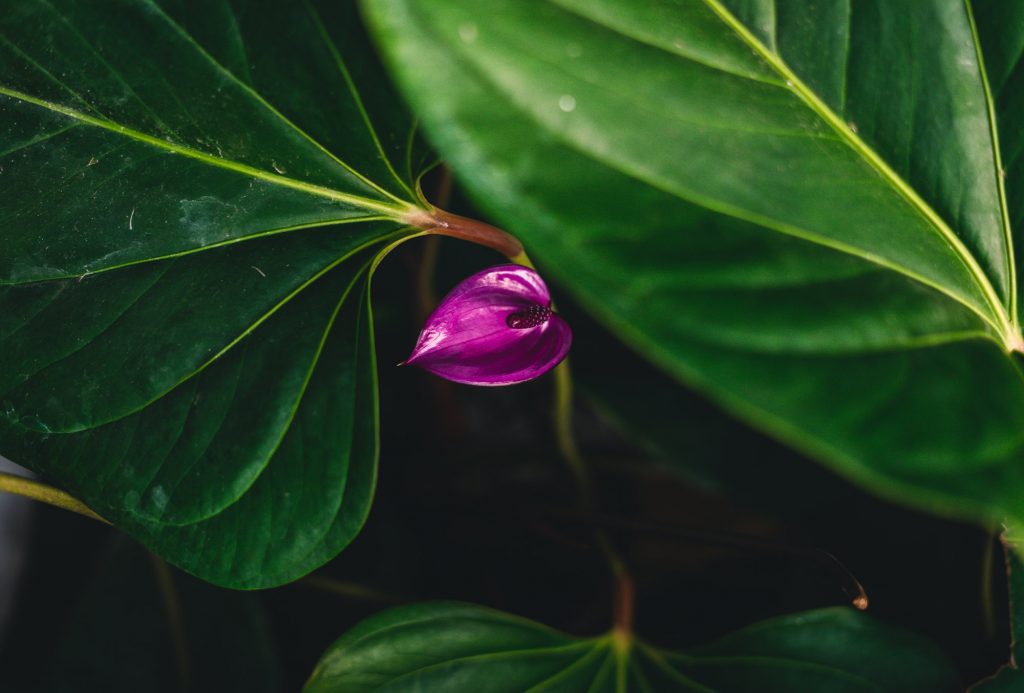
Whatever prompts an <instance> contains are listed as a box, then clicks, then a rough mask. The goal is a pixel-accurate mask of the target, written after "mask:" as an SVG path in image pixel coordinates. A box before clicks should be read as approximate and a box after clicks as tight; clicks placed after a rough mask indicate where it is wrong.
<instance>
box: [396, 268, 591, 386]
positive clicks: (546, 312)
mask: <svg viewBox="0 0 1024 693" xmlns="http://www.w3.org/2000/svg"><path fill="white" fill-rule="evenodd" d="M571 344H572V330H570V329H569V325H568V323H566V322H565V320H563V319H562V318H561V317H559V316H558V315H557V314H555V313H554V312H553V311H552V310H551V296H550V294H549V293H548V287H547V286H546V285H545V284H544V280H543V279H541V278H540V275H539V274H537V273H536V272H535V271H534V270H532V269H530V268H529V267H524V266H522V265H499V266H498V267H491V268H490V269H486V270H484V271H482V272H477V273H476V274H474V275H473V276H471V277H469V278H468V279H465V280H463V281H462V282H460V283H459V285H458V286H456V287H455V288H454V289H452V291H451V293H449V294H448V295H447V296H445V297H444V300H442V301H441V303H440V305H438V306H437V308H436V309H435V310H434V312H433V313H431V314H430V317H429V318H427V323H426V325H424V327H423V331H422V332H420V337H419V339H418V340H417V342H416V348H415V349H413V351H412V355H411V356H410V357H409V358H408V359H407V360H406V361H405V362H404V363H406V364H411V365H415V366H419V367H420V368H423V369H425V370H428V371H430V372H431V373H434V374H435V375H439V376H441V377H442V378H446V379H448V380H453V381H455V382H457V383H467V384H469V385H490V386H494V385H514V384H515V383H522V382H525V381H527V380H532V379H533V378H536V377H537V376H539V375H543V374H544V373H546V372H548V371H549V370H551V369H552V368H554V367H555V366H557V365H558V363H559V362H560V361H561V360H562V359H564V358H565V355H566V354H567V353H568V351H569V346H570V345H571Z"/></svg>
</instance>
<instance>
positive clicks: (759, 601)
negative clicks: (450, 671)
mask: <svg viewBox="0 0 1024 693" xmlns="http://www.w3.org/2000/svg"><path fill="white" fill-rule="evenodd" d="M460 206H461V207H462V209H459V207H460ZM454 211H458V212H461V213H467V212H469V213H471V211H470V210H466V209H465V206H464V205H459V204H456V208H455V210H454ZM430 243H435V244H437V247H436V248H434V249H430V247H429V244H430ZM434 250H438V251H439V252H438V258H439V259H438V262H437V266H436V268H435V269H434V271H433V272H429V273H428V275H432V276H433V282H432V283H433V285H434V286H435V287H436V289H437V290H438V291H439V292H440V293H441V294H443V293H444V292H445V291H447V290H448V289H449V288H451V286H453V285H454V284H455V283H457V282H458V280H459V279H461V278H462V277H464V276H466V275H468V274H470V273H471V272H473V271H476V270H478V269H480V268H482V267H485V266H487V265H491V264H498V263H499V262H500V258H498V257H497V256H495V255H493V254H491V253H489V252H488V251H484V250H482V249H479V248H476V247H469V246H468V245H467V244H464V243H460V242H457V241H450V240H442V241H440V242H438V241H436V240H434V241H426V240H423V239H418V240H415V241H412V242H410V243H408V244H406V245H405V246H403V247H401V248H400V249H399V250H398V251H396V253H395V254H394V255H393V256H392V257H389V258H388V260H387V261H385V262H384V263H383V265H382V266H381V269H380V270H379V272H378V275H377V277H376V279H375V280H374V300H375V304H374V305H375V313H376V320H377V345H378V361H379V367H380V375H381V377H380V381H381V402H382V416H381V441H382V450H381V460H380V481H379V485H378V489H377V497H376V502H375V505H374V507H373V510H372V512H371V514H370V518H369V521H368V523H367V525H366V527H365V528H364V530H363V532H362V533H361V534H360V535H359V536H358V537H357V539H356V540H355V541H354V542H353V544H352V545H351V546H350V547H349V548H348V549H346V550H345V551H344V552H343V553H342V554H341V555H340V556H339V557H338V558H337V559H335V560H334V561H333V562H332V563H330V564H328V565H327V566H324V567H323V568H322V569H321V570H319V571H318V572H317V573H315V576H314V577H313V578H309V579H306V580H302V581H299V582H297V583H295V584H292V585H288V586H285V587H281V588H278V589H275V590H269V591H264V592H258V593H235V592H229V591H226V590H220V589H217V588H214V587H210V586H207V585H203V584H201V583H199V582H198V581H196V580H194V579H193V578H190V577H188V576H186V575H184V574H183V573H181V572H180V571H176V570H173V569H171V573H170V574H171V576H172V578H171V579H172V584H173V589H172V591H171V592H170V594H172V595H173V598H172V601H176V606H175V608H174V609H172V612H173V613H176V614H177V615H178V616H177V617H178V618H180V623H178V624H177V626H176V627H175V626H172V625H171V621H169V619H168V608H167V603H166V597H167V594H168V592H167V591H166V589H165V590H164V591H161V589H160V586H159V585H160V583H159V580H158V576H159V574H160V568H159V563H158V562H154V561H153V560H151V558H150V557H148V556H147V554H146V553H145V551H144V550H143V549H141V548H139V547H138V546H137V545H135V544H134V543H133V542H131V541H130V540H126V539H125V538H124V537H121V536H120V535H119V533H118V532H116V531H115V530H112V529H109V528H106V527H103V526H101V525H99V524H98V523H95V522H92V521H90V520H87V519H84V518H81V517H78V516H76V515H72V514H69V513H67V512H64V511H60V510H56V509H53V508H49V507H43V506H36V507H34V508H33V518H32V519H33V521H32V522H31V523H30V529H29V531H30V541H29V544H28V552H27V565H26V568H25V570H24V571H23V572H22V574H21V577H20V580H19V582H18V591H17V592H16V596H15V600H14V611H13V615H12V618H11V619H10V620H9V622H7V623H6V624H3V631H2V635H3V639H2V642H0V648H2V649H0V668H2V669H0V670H2V672H3V673H2V680H3V683H0V686H3V687H4V690H12V691H25V692H27V691H38V690H105V691H118V690H124V691H137V690H152V691H162V690H167V691H174V690H182V689H184V688H188V689H192V690H289V691H290V690H297V689H298V688H299V687H300V686H301V684H302V682H303V681H304V680H305V678H306V677H307V676H308V675H309V673H310V672H311V671H312V668H313V666H314V665H315V663H316V661H317V659H318V658H319V656H320V655H321V653H322V652H323V651H324V650H325V649H326V648H327V647H328V645H330V643H331V642H332V641H333V640H335V639H336V638H337V637H338V636H340V635H341V634H342V633H343V632H344V631H345V630H346V629H348V628H349V627H351V626H352V625H354V624H355V623H356V622H358V621H359V620H360V619H362V618H364V617H366V616H368V615H370V614H373V613H375V612H377V611H379V610H381V609H383V608H387V606H389V605H393V604H398V603H402V602H405V601H414V600H426V599H458V600H465V601H471V602H478V603H481V604H486V605H488V606H492V607H496V608H499V609H503V610H506V611H509V612H513V613H516V614H520V615H523V616H527V617H530V618H533V619H536V620H539V621H542V622H544V623H547V624H550V625H552V626H554V627H556V628H559V629H561V630H564V631H567V632H569V633H572V634H577V635H593V634H596V633H599V632H601V631H603V630H605V629H607V628H608V627H609V625H610V619H611V614H612V595H613V585H612V580H611V577H610V573H609V571H608V569H607V567H606V565H605V563H604V560H603V559H602V556H601V554H600V553H599V552H598V551H597V550H596V548H595V547H594V545H593V541H592V539H591V537H592V535H593V530H594V529H597V528H604V529H606V530H607V531H608V532H609V534H610V536H611V537H612V539H613V542H614V543H615V544H616V546H617V547H618V548H619V549H620V551H621V552H622V554H623V555H624V556H625V559H626V561H627V563H628V565H629V568H630V570H631V572H632V574H633V575H634V578H635V580H636V588H637V601H636V619H635V623H636V630H637V632H638V634H639V635H640V637H642V638H644V639H646V640H647V641H649V642H652V643H654V644H656V645H659V646H663V647H669V648H686V647H687V646H691V645H695V644H698V643H702V642H706V641H708V640H711V639H714V638H715V637H717V636H720V635H722V634H724V633H726V632H728V631H730V630H734V629H736V628H738V627H741V626H744V625H746V624H749V623H751V622H754V621H756V620H759V619H762V618H765V617H769V616H774V615H779V614H784V613H789V612H794V611H800V610H806V609H814V608H818V607H823V606H832V605H841V604H849V603H850V601H851V599H852V596H853V594H854V592H853V591H852V590H853V587H852V585H853V584H854V582H853V578H852V577H851V575H852V576H855V577H856V579H857V580H859V581H860V583H862V584H863V586H864V588H865V590H866V592H867V594H868V596H869V599H870V607H869V610H868V611H869V613H871V614H873V615H874V616H875V617H877V618H879V619H881V620H883V621H885V622H888V623H891V624H895V625H899V626H903V627H905V628H908V629H911V630H913V631H916V632H917V633H920V634H922V635H925V636H927V637H929V638H931V639H932V640H933V641H935V642H936V643H937V644H938V645H939V646H940V647H941V648H942V649H943V650H944V651H945V652H946V653H947V654H948V655H949V656H950V657H951V658H952V659H953V661H954V662H955V664H956V665H957V666H958V667H959V669H960V671H961V673H962V676H963V680H964V682H965V684H966V683H971V682H973V681H976V680H977V679H979V678H982V677H984V676H986V675H989V674H991V673H993V672H994V671H995V670H996V669H997V668H998V667H999V666H1000V665H1001V664H1002V663H1004V662H1005V661H1006V659H1007V657H1008V647H1009V634H1008V625H1007V616H1008V606H1007V595H1006V586H1005V574H1004V568H1003V555H1002V549H1001V546H1000V544H999V541H998V538H997V536H996V535H995V533H994V532H991V531H990V532H986V531H983V530H982V529H981V528H978V527H974V526H969V525H966V524H962V523H958V522H955V521H951V520H946V519H941V518H936V517H932V516H928V515H925V514H922V513H919V512H916V511H913V510H909V509H906V508H901V507H898V506H895V505H892V504H890V503H887V502H885V501H883V500H879V499H876V498H874V497H872V496H870V495H867V494H865V493H864V492H861V491H859V490H858V489H856V488H855V487H853V486H851V485H850V484H848V483H846V482H845V481H843V480H841V479H840V478H838V477H836V476H835V475H833V474H831V473H829V472H827V471H825V470H824V469H823V468H822V467H820V466H818V465H816V464H814V463H812V462H810V461H808V460H806V459H803V458H802V457H800V456H799V455H797V454H795V453H793V452H791V451H788V450H786V449H785V448H783V447H782V446H780V445H779V444H776V443H774V442H773V441H771V440H769V439H767V438H766V437H764V436H761V435H759V434H757V433H755V432H753V431H751V430H749V429H748V428H746V427H745V426H743V425H742V424H739V423H737V422H735V421H733V420H732V419H730V418H729V417H728V416H726V415H725V414H723V413H722V412H721V411H719V410H718V409H717V408H716V407H715V406H713V405H711V404H709V403H707V402H706V401H704V400H703V399H702V398H700V397H699V396H698V395H696V394H694V393H691V392H689V391H687V390H686V389H684V388H682V387H680V386H677V385H674V384H669V383H666V382H664V381H663V380H662V378H660V376H658V374H657V373H656V372H654V371H653V370H652V369H651V368H650V367H649V366H647V365H645V363H644V362H643V361H641V360H639V359H638V358H636V357H635V356H634V355H632V354H631V353H630V352H629V351H628V349H626V348H625V347H624V346H622V345H621V344H618V343H617V342H615V340H614V339H613V338H612V337H611V336H610V335H609V334H607V333H606V332H604V331H603V330H602V329H601V328H600V327H598V326H597V325H594V324H592V323H591V322H589V321H588V320H587V319H586V317H585V316H583V315H581V314H580V313H579V311H577V310H576V309H575V308H574V307H573V306H572V304H571V303H570V301H569V297H567V296H565V295H564V294H563V293H561V292H560V291H559V290H558V287H552V289H553V293H554V295H555V299H556V302H557V303H558V304H559V307H560V308H561V310H562V312H563V313H564V314H566V316H567V317H568V318H569V320H570V322H571V324H572V326H573V328H574V331H575V344H574V348H573V352H572V367H573V370H574V373H575V378H576V384H577V389H578V390H579V396H578V397H577V406H576V409H577V411H576V424H577V433H578V436H579V439H580V443H581V446H582V448H583V452H584V454H585V456H586V458H587V460H588V462H589V463H590V466H591V469H592V473H593V475H594V478H595V481H596V486H597V489H598V496H599V509H598V510H597V511H594V510H584V509H583V508H582V507H581V506H580V503H579V496H578V493H577V491H576V489H575V487H574V484H573V480H572V476H571V475H570V474H569V472H568V470H567V468H566V466H565V465H564V463H563V462H562V461H561V460H560V459H559V457H558V454H557V448H556V446H555V442H554V438H553V433H552V426H551V401H552V395H553V390H552V382H551V378H550V376H547V377H544V378H542V379H540V380H539V381H536V382H533V383H529V384H526V385H522V386H517V387H513V388H471V387H466V386H460V385H453V384H451V383H447V382H445V381H442V380H439V379H437V378H434V377H432V376H429V375H427V374H425V373H423V372H421V371H418V370H415V369H412V368H397V367H393V366H392V365H391V364H394V363H397V362H398V361H401V360H402V359H404V358H405V357H406V356H407V355H408V351H409V350H410V349H411V347H412V344H413V343H414V341H415V337H416V334H417V332H418V330H419V326H420V325H421V323H422V313H423V310H424V306H423V305H422V304H421V301H420V300H419V299H418V296H419V295H420V294H419V292H418V289H417V287H418V286H420V284H419V283H418V282H419V280H420V279H421V278H422V277H424V276H425V275H423V272H424V257H429V256H430V254H431V253H433V252H434ZM541 269H542V270H543V268H541ZM638 416H640V417H641V418H643V419H644V420H645V421H650V420H653V419H655V418H660V420H661V425H660V428H659V427H658V426H651V427H648V428H649V429H653V430H647V431H645V432H644V434H643V435H637V434H636V431H633V433H632V434H631V433H630V431H629V430H627V429H628V428H630V425H629V424H630V423H631V421H630V420H631V417H633V418H635V417H638ZM633 423H635V422H633ZM825 552H827V553H828V554H831V555H832V556H834V557H835V559H837V560H838V562H839V563H841V564H842V565H844V566H845V568H846V571H848V572H846V571H844V570H842V569H841V568H840V567H839V566H838V564H837V563H835V562H833V561H831V560H830V559H829V558H828V556H827V555H825ZM172 633H179V634H180V635H182V636H183V637H179V638H177V639H176V638H175V637H174V636H173V635H172Z"/></svg>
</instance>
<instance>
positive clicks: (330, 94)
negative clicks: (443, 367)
mask: <svg viewBox="0 0 1024 693" xmlns="http://www.w3.org/2000/svg"><path fill="white" fill-rule="evenodd" d="M424 152H425V150H424V149H423V148H422V146H421V145H420V143H419V141H418V139H417V137H416V136H415V128H414V126H413V124H412V121H411V120H410V118H409V116H408V115H407V114H406V112H405V111H404V110H403V109H402V108H401V107H399V106H398V104H397V101H396V99H395V97H394V95H393V94H392V92H391V90H390V88H389V86H388V83H387V81H386V79H385V78H384V75H383V73H382V71H381V70H380V67H379V65H378V64H377V63H376V62H375V58H374V54H373V51H372V50H371V48H370V46H369V44H368V41H367V38H366V36H365V33H364V31H363V29H362V24H361V21H360V20H359V17H358V15H357V14H356V11H355V7H354V3H352V2H327V1H326V0H325V1H323V2H298V3H278V2H261V1H259V0H249V1H246V2H229V1H228V0H218V1H216V2H207V1H203V2H200V1H199V0H194V1H188V0H160V1H154V0H118V1H117V2H109V1H108V0H29V1H27V2H17V3H10V4H9V6H8V7H5V9H4V11H3V12H2V13H0V182H2V185H0V245H2V246H3V248H4V252H3V257H2V258H0V451H2V452H3V454H5V455H6V456H8V457H10V458H11V459H12V460H14V461H16V462H18V463H20V464H23V465H25V466H28V467H30V468H32V469H34V470H36V471H37V472H40V473H42V474H43V475H45V476H46V477H49V478H50V479H52V480H54V481H55V482H57V483H58V484H60V485H61V486H63V487H65V488H67V489H68V490H69V491H71V493H73V494H75V495H76V496H78V497H80V498H82V499H83V500H84V501H85V502H86V503H87V504H88V505H90V506H91V507H92V508H94V509H95V510H96V511H97V512H99V513H100V514H101V515H103V516H104V517H106V518H108V519H110V520H111V521H113V522H114V523H115V524H116V525H118V526H119V527H121V528H123V529H125V530H126V531H128V532H129V533H131V534H133V535H134V536H136V537H138V538H140V539H142V540H143V541H144V542H145V543H146V544H147V545H148V546H150V547H151V548H152V549H153V550H155V551H157V552H159V553H160V554H162V555H164V556H166V557H167V558H168V559H169V560H170V561H172V562H174V563H175V564H177V565H179V566H182V567H183V568H185V569H186V570H189V571H191V572H193V573H195V574H197V575H199V576H201V577H203V578H205V579H207V580H211V581H215V582H217V583H220V584H223V585H230V586H236V587H249V588H251V587H262V586H270V585H275V584H279V583H282V582H285V581H288V580H291V579H294V578H296V577H298V576H300V575H302V574H304V573H305V572H308V571H309V570H312V569H313V568H315V567H316V566H318V565H320V564H322V563H323V562H324V561H326V560H328V559H330V558H331V557H332V556H334V555H335V554H336V553H337V552H338V551H340V550H341V549H342V548H343V547H344V546H345V545H346V544H347V543H348V542H349V541H351V539H352V538H353V537H354V536H355V534H356V533H357V532H358V530H359V528H360V526H361V525H362V522H363V521H364V519H365V517H366V514H367V512H368V509H369V504H370V501H371V497H372V493H373V487H374V479H375V469H376V457H377V413H376V407H377V403H376V397H377V395H376V387H377V384H376V377H375V373H374V368H375V366H374V354H373V337H372V335H373V328H372V322H371V315H370V309H369V279H370V275H371V273H372V266H371V265H372V263H373V262H374V260H375V259H376V258H379V256H380V254H381V253H382V252H383V251H384V249H385V248H386V247H387V246H388V244H389V243H391V242H393V241H395V240H397V239H400V238H402V237H404V236H407V235H408V234H409V231H408V229H407V228H405V226H404V223H403V222H402V221H401V219H402V218H403V216H404V215H406V214H407V213H408V212H409V211H410V210H412V209H414V208H415V205H416V199H417V198H416V196H415V194H414V192H413V190H414V189H415V185H416V179H417V176H418V175H419V173H420V172H421V171H422V169H423V165H424V162H425V155H424Z"/></svg>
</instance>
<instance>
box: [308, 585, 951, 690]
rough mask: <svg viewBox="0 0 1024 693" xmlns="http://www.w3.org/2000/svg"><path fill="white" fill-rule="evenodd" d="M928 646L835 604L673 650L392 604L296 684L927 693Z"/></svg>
mask: <svg viewBox="0 0 1024 693" xmlns="http://www.w3.org/2000/svg"><path fill="white" fill-rule="evenodd" d="M956 689H957V677H956V674H955V672H954V671H953V669H952V668H951V666H950V664H949V663H948V661H947V660H946V659H945V658H944V656H943V655H942V654H941V653H940V652H939V651H938V650H937V649H936V648H935V647H934V646H933V645H931V644H930V643H928V642H926V641H924V640H922V639H921V638H919V637H917V636H915V635H912V634H910V633H907V632H905V631H901V630H898V629H895V628H890V627H888V626H885V625H882V624H880V623H878V622H876V621H875V620H874V619H872V618H870V617H868V616H866V615H864V614H861V613H859V612H856V611H853V610H851V609H845V608H835V609H822V610H819V611H809V612H806V613H802V614H794V615H790V616H783V617H780V618H775V619H771V620H768V621H763V622H761V623H757V624H755V625H752V626H749V627H748V628H745V629H743V630H740V631H738V632H736V633H733V634H732V635H729V636H726V637H725V638H723V639H721V640H719V641H717V642H715V643H712V644H711V645H708V646H705V647H702V648H698V649H695V650H692V651H690V652H685V653H672V652H667V651H664V650H660V649H657V648H654V647H652V646H650V645H647V644H646V643H643V642H642V641H639V640H635V639H634V638H632V636H621V635H616V634H614V633H612V634H609V635H606V636H602V637H598V638H588V639H583V638H574V637H570V636H568V635H564V634H562V633H559V632H557V631H554V630H552V629H550V628H548V627H546V626H543V625H541V624H539V623H535V622H533V621H528V620H526V619H522V618H518V617H515V616H511V615H508V614H505V613H502V612H499V611H494V610H491V609H487V608H484V607H480V606H474V605H471V604H459V603H447V602H434V603H423V604H414V605H410V606H403V607H398V608H396V609H392V610H390V611H386V612H384V613H381V614H378V615H376V616H373V617H372V618H370V619H368V620H366V621H364V622H363V623H360V624H359V625H357V626H356V627H355V628H353V629H352V630H351V631H349V632H348V633H346V634H345V635H344V636H342V638H341V639H340V640H338V641H337V642H336V643H334V645H332V646H331V647H330V649H328V651H327V652H326V653H325V654H324V656H323V657H322V658H321V660H320V663H319V664H318V665H317V668H316V670H315V671H314V672H313V675H312V677H311V678H310V680H309V682H308V683H307V684H306V689H305V690H306V692H307V693H332V692H334V691H346V692H350V693H360V692H362V691H423V690H444V691H452V693H458V692H459V691H474V693H475V692H477V691H489V692H493V693H498V692H501V691H509V692H510V693H511V692H512V691H527V690H529V691H542V690H543V691H548V690H550V691H580V692H581V693H582V692H584V691H586V692H587V693H598V692H599V691H723V692H725V691H747V690H758V691H780V692H781V691H787V692H788V691H793V690H821V691H825V690H827V691H880V690H881V691H890V690H891V691H928V692H929V693H937V692H938V691H947V690H956Z"/></svg>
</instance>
